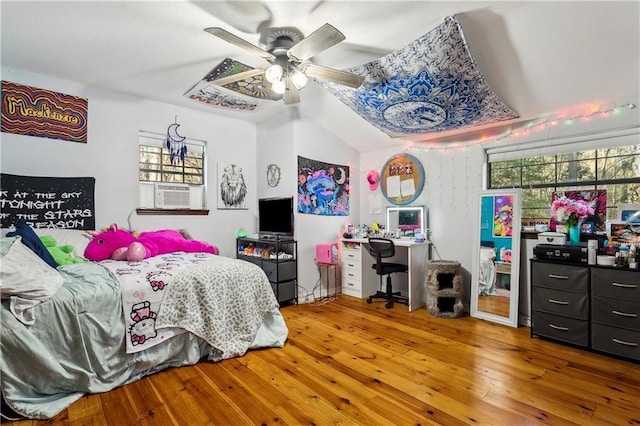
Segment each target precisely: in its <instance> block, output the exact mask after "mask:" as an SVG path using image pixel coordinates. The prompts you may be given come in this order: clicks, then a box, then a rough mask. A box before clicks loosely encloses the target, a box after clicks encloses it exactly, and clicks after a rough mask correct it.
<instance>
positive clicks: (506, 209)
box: [493, 195, 513, 237]
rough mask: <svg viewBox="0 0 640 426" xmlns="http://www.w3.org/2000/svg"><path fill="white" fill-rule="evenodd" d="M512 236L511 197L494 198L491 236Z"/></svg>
mask: <svg viewBox="0 0 640 426" xmlns="http://www.w3.org/2000/svg"><path fill="white" fill-rule="evenodd" d="M512 235H513V196H511V195H503V196H500V197H495V198H494V204H493V236H494V237H511V236H512Z"/></svg>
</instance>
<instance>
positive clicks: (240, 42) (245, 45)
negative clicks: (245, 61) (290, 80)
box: [204, 27, 276, 61]
mask: <svg viewBox="0 0 640 426" xmlns="http://www.w3.org/2000/svg"><path fill="white" fill-rule="evenodd" d="M204 30H205V31H206V32H208V33H209V34H211V35H214V36H216V37H219V38H221V39H222V40H224V41H226V42H228V43H231V44H233V45H236V46H238V47H240V48H242V49H245V50H247V51H249V52H251V53H253V54H255V55H258V56H260V57H261V58H264V59H266V60H267V61H274V60H275V59H276V57H275V56H273V55H272V54H271V53H269V52H267V51H266V50H264V49H262V48H260V47H258V46H256V45H255V44H252V43H249V42H248V41H246V40H244V39H242V38H240V37H238V36H237V35H235V34H232V33H230V32H229V31H227V30H225V29H223V28H219V27H211V28H205V29H204Z"/></svg>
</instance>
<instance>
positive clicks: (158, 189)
mask: <svg viewBox="0 0 640 426" xmlns="http://www.w3.org/2000/svg"><path fill="white" fill-rule="evenodd" d="M190 193H191V191H190V189H189V185H187V184H184V183H166V182H157V183H156V184H155V196H154V197H153V199H154V202H153V205H154V207H155V208H157V209H188V208H189V207H191V205H190V202H189V195H190Z"/></svg>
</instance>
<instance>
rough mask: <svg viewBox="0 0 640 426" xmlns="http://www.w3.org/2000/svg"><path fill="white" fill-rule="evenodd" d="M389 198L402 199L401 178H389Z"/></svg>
mask: <svg viewBox="0 0 640 426" xmlns="http://www.w3.org/2000/svg"><path fill="white" fill-rule="evenodd" d="M386 183H387V197H390V198H396V197H400V194H401V191H400V176H389V177H387V182H386Z"/></svg>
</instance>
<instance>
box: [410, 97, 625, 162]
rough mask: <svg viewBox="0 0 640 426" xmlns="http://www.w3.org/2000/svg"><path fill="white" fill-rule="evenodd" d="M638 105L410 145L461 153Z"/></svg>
mask: <svg viewBox="0 0 640 426" xmlns="http://www.w3.org/2000/svg"><path fill="white" fill-rule="evenodd" d="M634 108H636V105H635V104H633V103H624V104H618V105H615V104H606V105H602V106H600V107H597V106H594V107H589V108H588V110H587V112H583V113H580V112H578V113H575V114H568V113H558V114H556V116H555V117H549V118H539V119H537V120H533V121H530V122H528V123H527V124H525V125H524V126H523V127H521V128H519V129H515V130H510V131H506V132H504V133H502V134H500V135H497V136H494V137H489V136H486V135H483V136H482V137H481V138H478V139H476V140H473V141H454V142H449V143H441V142H415V143H412V144H410V145H409V149H410V150H414V151H418V150H420V151H429V150H437V151H439V152H443V153H444V152H447V151H460V149H466V148H469V147H471V146H474V145H478V144H483V145H484V144H491V143H497V142H502V141H504V140H506V139H512V140H514V142H515V138H521V137H526V136H530V135H531V133H532V129H533V131H535V132H542V131H544V130H545V129H546V130H547V136H548V135H549V130H550V129H551V127H555V126H558V125H560V124H564V125H566V126H572V125H574V124H575V123H576V122H577V121H580V122H584V123H587V122H590V121H592V118H594V117H595V118H607V117H610V116H612V115H617V114H619V113H621V112H622V111H623V110H624V109H634Z"/></svg>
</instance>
